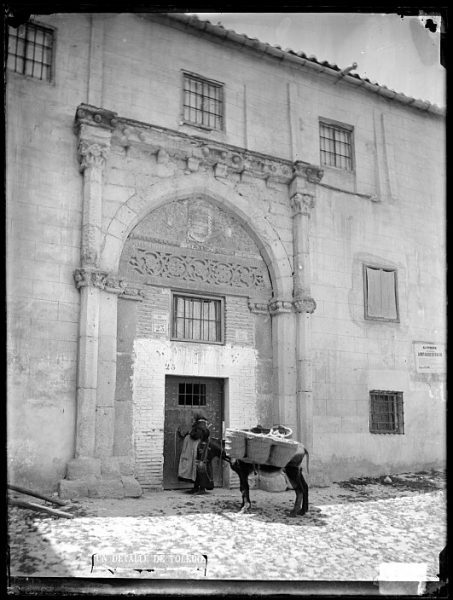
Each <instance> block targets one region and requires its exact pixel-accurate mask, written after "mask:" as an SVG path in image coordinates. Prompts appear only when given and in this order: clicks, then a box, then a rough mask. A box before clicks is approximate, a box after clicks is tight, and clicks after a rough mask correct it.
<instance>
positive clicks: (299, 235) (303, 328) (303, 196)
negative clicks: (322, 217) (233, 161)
mask: <svg viewBox="0 0 453 600" xmlns="http://www.w3.org/2000/svg"><path fill="white" fill-rule="evenodd" d="M294 172H295V176H294V178H293V180H292V182H291V184H290V200H291V208H292V211H293V256H294V280H293V284H294V289H293V306H294V309H295V311H296V407H297V437H298V439H299V440H300V441H301V442H302V443H303V444H304V445H305V446H307V448H308V449H309V451H311V450H312V448H313V383H312V356H311V315H312V314H313V312H314V311H315V309H316V302H315V301H314V299H313V298H312V297H311V291H310V285H311V265H310V230H309V227H310V213H311V211H312V209H313V207H314V205H315V186H314V183H317V182H318V181H320V179H321V177H322V171H320V170H318V169H316V168H315V167H311V166H309V165H305V164H303V163H300V162H296V163H295V165H294Z"/></svg>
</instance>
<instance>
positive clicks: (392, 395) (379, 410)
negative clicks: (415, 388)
mask: <svg viewBox="0 0 453 600" xmlns="http://www.w3.org/2000/svg"><path fill="white" fill-rule="evenodd" d="M370 432H371V433H404V413H403V392H389V391H383V390H373V391H371V392H370Z"/></svg>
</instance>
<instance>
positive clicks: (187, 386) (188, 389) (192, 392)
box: [178, 381, 206, 406]
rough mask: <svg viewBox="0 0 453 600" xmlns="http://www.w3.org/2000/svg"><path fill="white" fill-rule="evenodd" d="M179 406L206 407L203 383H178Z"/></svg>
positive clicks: (204, 385)
mask: <svg viewBox="0 0 453 600" xmlns="http://www.w3.org/2000/svg"><path fill="white" fill-rule="evenodd" d="M178 405H179V406H206V384H205V383H189V382H186V381H185V382H184V383H180V384H179V387H178Z"/></svg>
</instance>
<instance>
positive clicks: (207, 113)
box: [183, 73, 223, 129]
mask: <svg viewBox="0 0 453 600" xmlns="http://www.w3.org/2000/svg"><path fill="white" fill-rule="evenodd" d="M183 75H184V105H183V118H184V121H185V122H186V123H190V124H191V125H198V126H200V127H207V128H208V129H223V85H222V84H221V83H217V82H215V81H210V80H208V79H203V78H201V77H198V76H195V75H189V74H188V73H184V74H183Z"/></svg>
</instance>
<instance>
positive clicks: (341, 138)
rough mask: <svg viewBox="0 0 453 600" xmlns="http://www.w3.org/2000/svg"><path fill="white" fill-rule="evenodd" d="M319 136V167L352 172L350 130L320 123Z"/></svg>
mask: <svg viewBox="0 0 453 600" xmlns="http://www.w3.org/2000/svg"><path fill="white" fill-rule="evenodd" d="M319 135H320V149H321V165H323V166H326V167H336V168H337V169H344V170H345V171H352V169H353V164H352V130H351V129H348V128H347V127H346V126H345V127H341V126H339V125H333V124H331V123H325V122H323V121H320V123H319Z"/></svg>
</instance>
